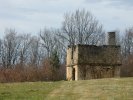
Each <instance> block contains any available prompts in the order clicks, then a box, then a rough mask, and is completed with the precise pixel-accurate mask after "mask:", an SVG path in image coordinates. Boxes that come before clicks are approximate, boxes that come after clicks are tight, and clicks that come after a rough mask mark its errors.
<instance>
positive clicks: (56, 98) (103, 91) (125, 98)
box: [0, 78, 133, 100]
mask: <svg viewBox="0 0 133 100" xmlns="http://www.w3.org/2000/svg"><path fill="white" fill-rule="evenodd" d="M0 100H133V78H120V79H119V78H111V79H98V80H86V81H71V82H69V81H59V82H24V83H0Z"/></svg>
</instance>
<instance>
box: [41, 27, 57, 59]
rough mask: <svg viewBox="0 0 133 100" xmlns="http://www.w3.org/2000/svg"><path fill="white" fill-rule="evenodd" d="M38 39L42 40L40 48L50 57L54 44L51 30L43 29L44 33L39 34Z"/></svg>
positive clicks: (53, 35) (54, 40)
mask: <svg viewBox="0 0 133 100" xmlns="http://www.w3.org/2000/svg"><path fill="white" fill-rule="evenodd" d="M40 38H41V40H42V42H41V43H42V46H43V47H44V48H45V49H46V51H47V56H48V57H50V55H51V53H52V51H53V49H54V48H55V44H56V39H55V34H53V32H52V30H50V29H46V28H45V29H44V31H41V32H40Z"/></svg>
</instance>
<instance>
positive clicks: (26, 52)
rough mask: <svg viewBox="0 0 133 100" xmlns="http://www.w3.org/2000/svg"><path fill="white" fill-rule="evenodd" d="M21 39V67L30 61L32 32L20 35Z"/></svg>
mask: <svg viewBox="0 0 133 100" xmlns="http://www.w3.org/2000/svg"><path fill="white" fill-rule="evenodd" d="M19 40H20V41H21V46H20V48H19V62H20V65H21V67H23V65H24V64H26V63H28V61H30V60H29V57H30V45H31V37H30V34H24V35H20V36H19Z"/></svg>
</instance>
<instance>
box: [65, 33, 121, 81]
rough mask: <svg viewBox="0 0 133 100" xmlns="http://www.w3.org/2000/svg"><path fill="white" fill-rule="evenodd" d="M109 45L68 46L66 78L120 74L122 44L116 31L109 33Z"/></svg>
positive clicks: (78, 78) (107, 76)
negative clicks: (117, 41)
mask: <svg viewBox="0 0 133 100" xmlns="http://www.w3.org/2000/svg"><path fill="white" fill-rule="evenodd" d="M108 35H109V37H108V45H102V46H96V45H80V44H78V45H74V46H72V47H69V46H68V49H67V63H66V71H67V72H66V79H67V80H87V79H97V78H109V77H119V76H120V65H121V59H120V46H119V45H116V40H115V32H109V33H108Z"/></svg>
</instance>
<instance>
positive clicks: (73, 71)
mask: <svg viewBox="0 0 133 100" xmlns="http://www.w3.org/2000/svg"><path fill="white" fill-rule="evenodd" d="M72 80H75V68H73V70H72Z"/></svg>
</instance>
